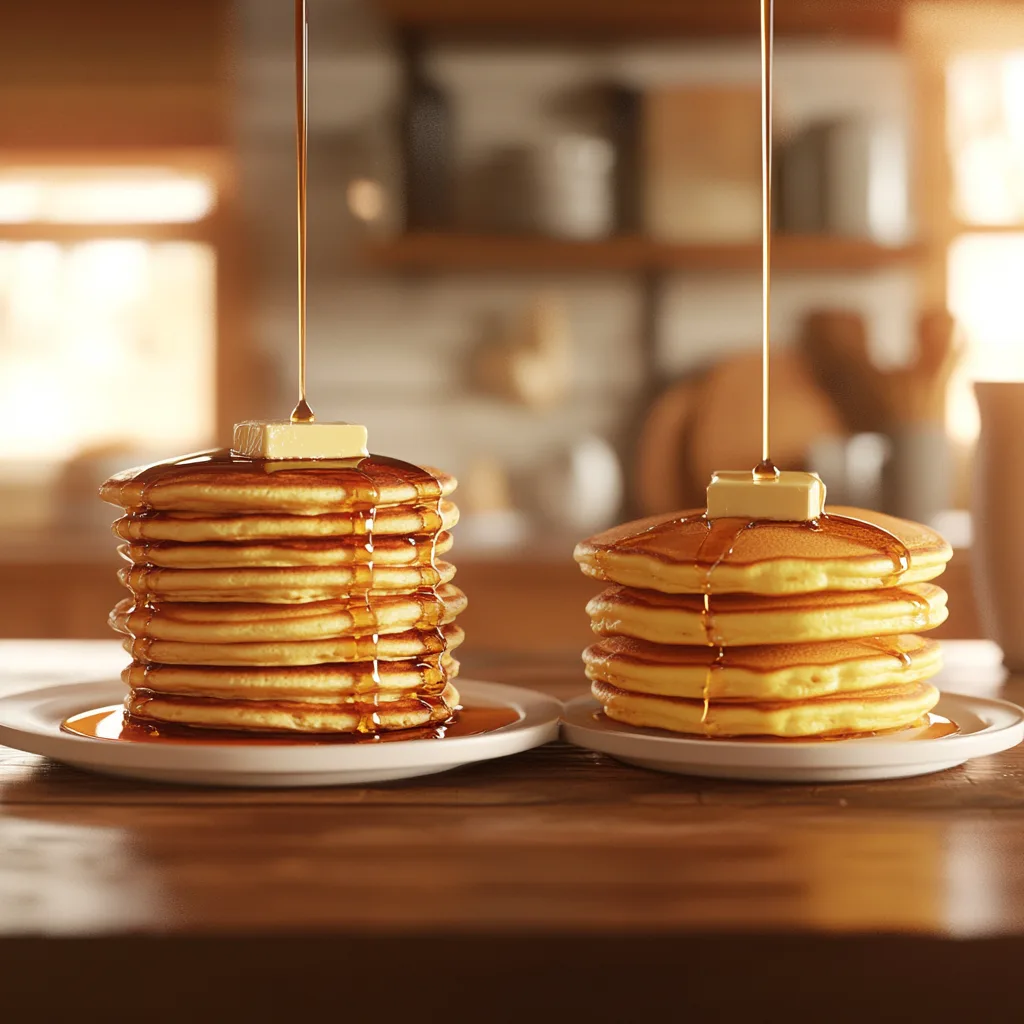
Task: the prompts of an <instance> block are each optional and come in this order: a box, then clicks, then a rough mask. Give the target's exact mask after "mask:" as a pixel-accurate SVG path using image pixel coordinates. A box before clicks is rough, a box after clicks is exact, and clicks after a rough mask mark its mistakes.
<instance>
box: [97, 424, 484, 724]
mask: <svg viewBox="0 0 1024 1024" xmlns="http://www.w3.org/2000/svg"><path fill="white" fill-rule="evenodd" d="M316 426H317V427H320V426H321V425H320V424H317V425H316ZM323 426H324V427H327V426H330V425H327V424H324V425H323ZM364 437H365V431H364ZM238 438H239V434H238V429H237V428H236V448H237V447H238ZM363 444H365V440H364V442H363ZM454 489H455V480H454V479H453V478H452V477H450V476H447V475H446V474H444V473H440V472H437V471H435V470H429V469H421V468H420V467H418V466H413V465H410V464H409V463H405V462H400V461H398V460H396V459H389V458H384V457H382V456H377V455H371V456H367V457H355V458H342V459H334V460H331V459H325V458H316V459H295V458H289V459H280V460H275V459H272V458H261V457H249V456H246V455H242V454H239V453H238V451H235V450H227V449H222V450H217V451H213V452H207V453H203V454H199V455H192V456H186V457H185V458H181V459H172V460H169V461H167V462H162V463H157V464H156V465H152V466H147V467H144V468H141V469H130V470H127V471H125V472H123V473H118V474H117V475H115V476H114V477H112V478H111V479H109V480H107V481H106V483H104V484H103V486H102V488H101V490H100V496H101V497H102V498H103V499H104V500H106V501H108V502H111V503H112V504H115V505H120V506H121V508H123V509H124V510H125V515H124V516H123V517H122V518H120V519H118V520H117V521H116V522H115V524H114V532H115V534H116V535H117V536H118V537H120V538H121V539H122V541H123V543H122V545H121V548H120V552H121V554H122V555H123V556H124V558H125V559H126V560H127V561H128V562H129V565H128V566H127V567H126V568H124V569H122V570H121V571H120V577H121V580H122V581H123V582H124V584H125V585H126V586H127V587H128V589H129V590H130V591H131V594H132V596H131V597H130V598H127V599H125V600H123V601H121V602H120V603H119V604H118V605H117V606H116V607H115V608H114V610H113V611H112V612H111V616H110V622H111V625H112V627H113V628H114V629H115V630H117V631H118V632H119V633H121V634H123V635H124V636H125V637H126V639H125V641H124V645H125V648H126V649H127V650H128V651H129V653H130V654H131V655H132V659H133V660H132V663H131V665H129V666H128V668H127V669H125V671H124V673H123V678H124V680H125V682H126V683H127V685H128V688H129V694H128V698H127V700H126V707H127V709H128V712H129V716H130V718H131V719H134V720H140V721H143V722H146V723H173V724H175V725H186V726H198V727H205V728H215V729H232V730H239V731H242V732H246V731H282V732H293V733H316V734H325V733H377V732H392V731H395V730H403V729H416V728H419V727H423V726H432V725H438V724H442V723H444V722H447V721H448V720H450V719H451V717H452V715H453V711H454V709H455V708H456V705H457V704H458V700H459V695H458V693H457V691H456V689H455V687H454V686H453V685H452V683H451V681H450V680H451V679H452V678H453V677H454V676H455V675H456V673H457V670H458V663H457V662H456V661H455V660H454V659H453V658H452V654H451V652H452V651H453V650H454V648H456V647H457V646H458V644H459V643H460V642H461V641H462V639H463V633H462V630H461V629H460V628H459V627H458V626H456V625H455V621H454V620H455V617H456V616H457V615H458V614H459V612H461V611H462V610H463V608H465V606H466V598H465V595H464V594H463V593H462V592H461V591H460V590H459V589H458V588H457V587H455V586H454V585H453V584H452V582H451V581H452V577H453V576H454V575H455V569H454V567H453V566H452V565H451V564H449V563H448V562H447V561H444V560H443V556H444V555H445V554H446V553H447V552H448V550H449V549H450V547H451V543H452V539H451V534H450V533H449V532H448V531H449V529H450V528H451V527H452V526H453V525H454V524H455V522H456V521H457V519H458V511H457V510H456V508H455V506H454V505H453V504H452V503H451V502H450V501H449V500H447V496H448V495H449V494H450V493H451V492H452V491H453V490H454Z"/></svg>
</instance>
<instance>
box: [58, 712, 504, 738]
mask: <svg viewBox="0 0 1024 1024" xmlns="http://www.w3.org/2000/svg"><path fill="white" fill-rule="evenodd" d="M520 718H521V715H520V714H519V712H518V711H517V710H516V709H515V708H511V707H483V706H481V707H475V706H473V705H469V706H467V707H458V708H456V709H455V718H454V719H452V720H451V721H449V722H447V723H445V724H443V725H436V726H427V727H424V728H420V729H404V730H396V731H395V732H379V733H372V734H363V733H354V734H353V733H344V734H335V735H302V736H294V735H291V734H283V733H272V732H268V733H266V734H264V735H253V734H252V733H238V732H232V731H230V730H226V729H199V728H196V727H193V726H174V725H167V724H164V723H160V724H156V723H153V722H145V721H141V720H138V719H129V717H128V716H127V715H126V713H125V710H124V708H123V706H122V705H120V704H113V705H108V706H107V707H103V708H97V709H96V710H94V711H83V712H82V713H80V714H77V715H72V716H71V717H70V718H67V719H65V720H64V722H62V723H61V729H62V731H64V732H66V733H70V734H71V735H73V736H82V737H85V738H86V739H91V740H121V741H128V742H135V743H174V744H211V743H230V744H232V745H233V746H234V745H237V744H239V743H244V744H246V745H253V746H285V745H287V746H295V745H301V746H332V745H346V744H360V743H381V742H383V743H387V742H396V741H405V740H412V739H427V740H445V739H458V738H459V737H461V736H478V735H480V734H482V733H488V732H494V731H496V730H497V729H503V728H505V727H506V726H508V725H513V724H515V723H516V722H518V721H519V719H520ZM407 733H408V734H409V735H406V734H407Z"/></svg>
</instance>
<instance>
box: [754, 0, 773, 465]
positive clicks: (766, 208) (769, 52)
mask: <svg viewBox="0 0 1024 1024" xmlns="http://www.w3.org/2000/svg"><path fill="white" fill-rule="evenodd" d="M774 27H775V3H774V0H761V463H760V465H759V466H758V467H757V469H755V470H754V476H755V477H757V478H758V479H765V477H761V476H759V475H758V471H759V470H762V471H765V472H767V471H768V470H769V469H770V471H771V478H774V477H776V476H777V475H778V470H776V469H775V467H774V466H773V465H772V461H771V454H770V451H771V445H770V443H769V442H770V436H769V433H770V432H769V424H768V419H769V417H768V406H769V403H768V392H769V381H770V359H769V356H770V352H771V292H772V286H771V280H772V276H771V273H772V64H773V61H774V56H775V53H774V46H773V42H774Z"/></svg>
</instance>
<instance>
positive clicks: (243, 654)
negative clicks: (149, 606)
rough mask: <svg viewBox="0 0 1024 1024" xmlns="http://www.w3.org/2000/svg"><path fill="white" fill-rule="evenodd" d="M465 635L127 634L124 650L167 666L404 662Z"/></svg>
mask: <svg viewBox="0 0 1024 1024" xmlns="http://www.w3.org/2000/svg"><path fill="white" fill-rule="evenodd" d="M464 639H465V633H464V632H463V631H462V629H461V628H460V627H459V626H456V625H450V626H441V627H439V628H437V629H407V630H405V631H404V632H402V633H382V634H380V635H379V636H357V637H334V638H327V639H323V640H296V641H269V642H258V641H253V642H251V643H229V644H218V643H209V642H202V641H200V642H196V643H184V642H181V641H178V640H146V639H142V638H134V637H127V638H126V639H125V640H124V641H123V646H124V649H125V650H126V651H127V652H128V653H129V654H130V655H131V656H132V658H133V659H134V660H136V661H141V662H145V663H156V664H163V665H259V666H264V667H265V666H268V665H324V664H330V663H334V662H346V661H368V660H371V659H373V658H377V659H379V660H380V661H400V660H402V659H405V658H418V657H421V656H423V655H435V654H443V653H444V652H445V651H446V650H448V651H451V650H454V649H455V648H456V647H458V646H459V644H461V643H462V641H463V640H464Z"/></svg>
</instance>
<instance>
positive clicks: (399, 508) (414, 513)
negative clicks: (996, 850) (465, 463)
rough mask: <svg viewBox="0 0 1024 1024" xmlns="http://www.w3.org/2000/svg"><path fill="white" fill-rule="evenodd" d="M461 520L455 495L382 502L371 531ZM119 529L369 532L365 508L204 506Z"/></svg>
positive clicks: (277, 535) (207, 536)
mask: <svg viewBox="0 0 1024 1024" xmlns="http://www.w3.org/2000/svg"><path fill="white" fill-rule="evenodd" d="M458 521H459V510H458V509H457V508H456V507H455V505H454V504H453V503H452V502H450V501H442V502H441V507H440V510H438V508H437V501H436V499H435V500H428V501H425V502H422V503H419V504H417V503H412V504H402V505H380V506H378V508H377V509H376V512H375V513H374V515H373V522H372V533H373V536H374V537H375V538H379V537H408V536H419V535H420V534H432V533H436V532H437V531H438V530H450V529H451V528H452V527H453V526H454V525H455V524H456V523H457V522H458ZM113 529H114V533H115V535H116V536H118V537H120V538H121V539H122V540H128V541H150V542H154V541H156V542H159V541H171V542H175V543H181V544H201V543H204V542H207V541H214V542H220V543H230V542H231V541H238V540H245V541H260V540H293V539H300V540H301V539H306V538H309V539H321V538H330V537H353V536H366V534H367V529H368V519H367V516H366V513H365V512H336V513H323V514H322V515H273V514H271V513H257V512H252V513H249V514H248V515H229V514H227V513H224V514H221V515H211V514H209V513H203V512H146V513H143V514H141V515H133V514H129V515H125V516H122V517H121V518H120V519H118V520H116V521H115V523H114V526H113Z"/></svg>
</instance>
